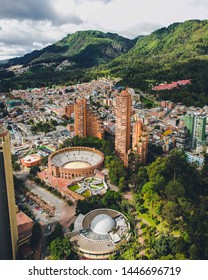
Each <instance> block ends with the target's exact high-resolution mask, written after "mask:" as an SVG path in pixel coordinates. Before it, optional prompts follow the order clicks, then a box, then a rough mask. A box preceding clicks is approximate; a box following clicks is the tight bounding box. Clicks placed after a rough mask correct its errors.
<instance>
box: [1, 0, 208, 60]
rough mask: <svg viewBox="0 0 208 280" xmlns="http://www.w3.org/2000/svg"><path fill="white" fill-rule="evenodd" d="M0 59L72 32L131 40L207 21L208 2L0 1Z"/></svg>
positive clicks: (129, 0)
mask: <svg viewBox="0 0 208 280" xmlns="http://www.w3.org/2000/svg"><path fill="white" fill-rule="evenodd" d="M0 7H1V9H0V44H1V43H2V44H3V45H2V44H1V45H2V46H1V45H0V47H1V49H0V59H2V58H3V56H4V55H6V56H9V54H11V56H19V55H22V54H23V53H24V52H25V53H26V52H29V51H32V50H34V48H42V46H46V45H47V44H50V43H54V42H56V41H58V40H60V39H61V38H63V37H64V36H66V35H67V34H68V33H73V32H75V31H77V30H88V29H97V30H101V31H104V32H115V33H118V34H120V35H122V36H126V37H129V38H134V37H136V36H138V35H144V34H145V35H146V34H149V33H151V32H152V31H154V30H156V29H158V28H160V27H164V26H168V25H169V24H171V23H174V22H182V21H185V20H188V19H206V18H207V15H208V1H207V0H175V1H172V0H145V1H144V0H44V1H43V0H18V1H16V0H10V1H8V0H0Z"/></svg>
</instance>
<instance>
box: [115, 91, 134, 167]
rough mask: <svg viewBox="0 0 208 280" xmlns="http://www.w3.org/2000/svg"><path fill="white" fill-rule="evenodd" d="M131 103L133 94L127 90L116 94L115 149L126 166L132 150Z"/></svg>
mask: <svg viewBox="0 0 208 280" xmlns="http://www.w3.org/2000/svg"><path fill="white" fill-rule="evenodd" d="M131 104H132V100H131V95H130V94H129V92H128V91H127V90H123V91H122V92H121V93H120V94H118V95H117V96H116V107H115V115H116V128H115V150H116V152H117V154H118V155H119V157H120V158H121V160H123V162H124V165H125V166H128V151H129V150H130V134H131Z"/></svg>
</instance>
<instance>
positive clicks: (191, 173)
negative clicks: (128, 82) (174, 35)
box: [0, 78, 208, 260]
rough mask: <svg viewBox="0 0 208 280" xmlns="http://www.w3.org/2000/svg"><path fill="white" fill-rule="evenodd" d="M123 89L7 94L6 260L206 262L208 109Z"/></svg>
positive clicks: (108, 82)
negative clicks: (198, 224) (158, 260)
mask: <svg viewBox="0 0 208 280" xmlns="http://www.w3.org/2000/svg"><path fill="white" fill-rule="evenodd" d="M117 82H118V81H117V80H115V79H110V78H98V79H95V80H92V81H91V82H86V83H78V84H75V85H71V86H54V87H53V88H48V87H42V88H31V89H27V90H11V91H10V93H7V94H4V93H1V94H0V108H1V111H0V122H1V123H0V156H1V159H0V164H1V179H0V180H1V182H0V184H1V188H2V189H4V191H2V192H1V195H0V199H1V203H0V204H1V205H2V206H1V213H5V216H4V215H3V216H4V217H3V218H2V221H1V223H2V225H4V227H2V228H1V236H2V238H1V241H0V242H1V248H2V249H1V252H0V259H37V260H38V259H200V258H205V259H206V256H207V255H206V250H205V251H203V250H202V248H201V247H200V246H204V243H203V242H204V241H202V239H203V240H204V238H205V236H202V235H203V234H206V232H203V233H202V232H201V230H200V229H196V231H197V230H199V232H198V233H196V232H195V229H194V232H192V230H193V229H191V227H192V225H193V223H194V222H193V221H192V220H191V219H192V218H193V220H194V219H195V218H194V217H195V215H196V217H198V218H199V220H200V221H201V219H202V220H203V218H202V217H203V216H204V215H206V214H205V213H206V211H205V212H204V213H203V212H202V208H203V207H204V208H206V206H205V204H206V201H207V196H206V194H207V182H206V178H207V173H206V170H207V164H208V158H207V153H208V141H207V132H208V126H207V119H208V118H207V116H208V106H204V107H203V108H202V107H194V106H190V107H188V106H185V105H184V104H182V103H174V102H172V101H169V100H162V101H159V100H158V99H157V95H150V94H148V93H145V92H143V91H141V90H137V89H134V88H128V87H120V86H117V85H116V84H117ZM191 82H192V81H191V80H178V81H176V82H174V83H172V85H168V84H167V83H166V84H163V85H158V86H157V87H155V88H154V87H153V89H152V90H153V91H154V90H157V91H158V90H164V89H169V88H172V87H173V88H174V87H177V86H178V85H180V86H184V85H186V84H187V83H188V84H190V83H191ZM10 142H11V143H10ZM10 158H11V160H10ZM12 169H13V170H12ZM13 173H14V178H13ZM188 177H190V178H188ZM193 178H194V179H193ZM13 180H14V183H13ZM190 180H191V182H190ZM13 185H14V186H13ZM194 200H195V201H197V203H198V205H199V204H200V205H201V206H200V207H201V212H200V213H199V211H198V208H196V206H195V205H194V204H193V201H194ZM188 215H190V217H189V216H188ZM191 215H192V218H191ZM200 215H201V216H200ZM195 226H196V225H195ZM200 226H201V227H203V226H204V227H205V225H203V223H201V224H200ZM200 226H199V227H200ZM5 228H6V231H5V230H4V229H5ZM8 230H9V231H10V233H8ZM197 234H198V237H196V236H195V235H197ZM171 244H172V245H171ZM197 246H198V247H197ZM157 247H158V248H159V247H160V250H159V249H157ZM204 249H206V248H204ZM158 250H159V251H158Z"/></svg>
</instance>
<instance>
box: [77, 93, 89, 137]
mask: <svg viewBox="0 0 208 280" xmlns="http://www.w3.org/2000/svg"><path fill="white" fill-rule="evenodd" d="M74 132H75V135H78V136H80V137H85V136H87V102H86V99H84V98H83V99H78V100H77V101H76V103H75V105H74Z"/></svg>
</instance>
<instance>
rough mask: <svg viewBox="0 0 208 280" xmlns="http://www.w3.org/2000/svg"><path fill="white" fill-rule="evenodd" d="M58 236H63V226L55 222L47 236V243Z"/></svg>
mask: <svg viewBox="0 0 208 280" xmlns="http://www.w3.org/2000/svg"><path fill="white" fill-rule="evenodd" d="M58 237H60V238H61V239H62V238H63V237H64V233H63V227H62V225H61V224H60V223H57V224H56V226H55V229H54V231H53V232H52V233H51V234H50V235H48V236H47V240H46V241H47V243H48V244H50V243H51V242H52V241H53V240H54V239H56V238H58Z"/></svg>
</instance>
